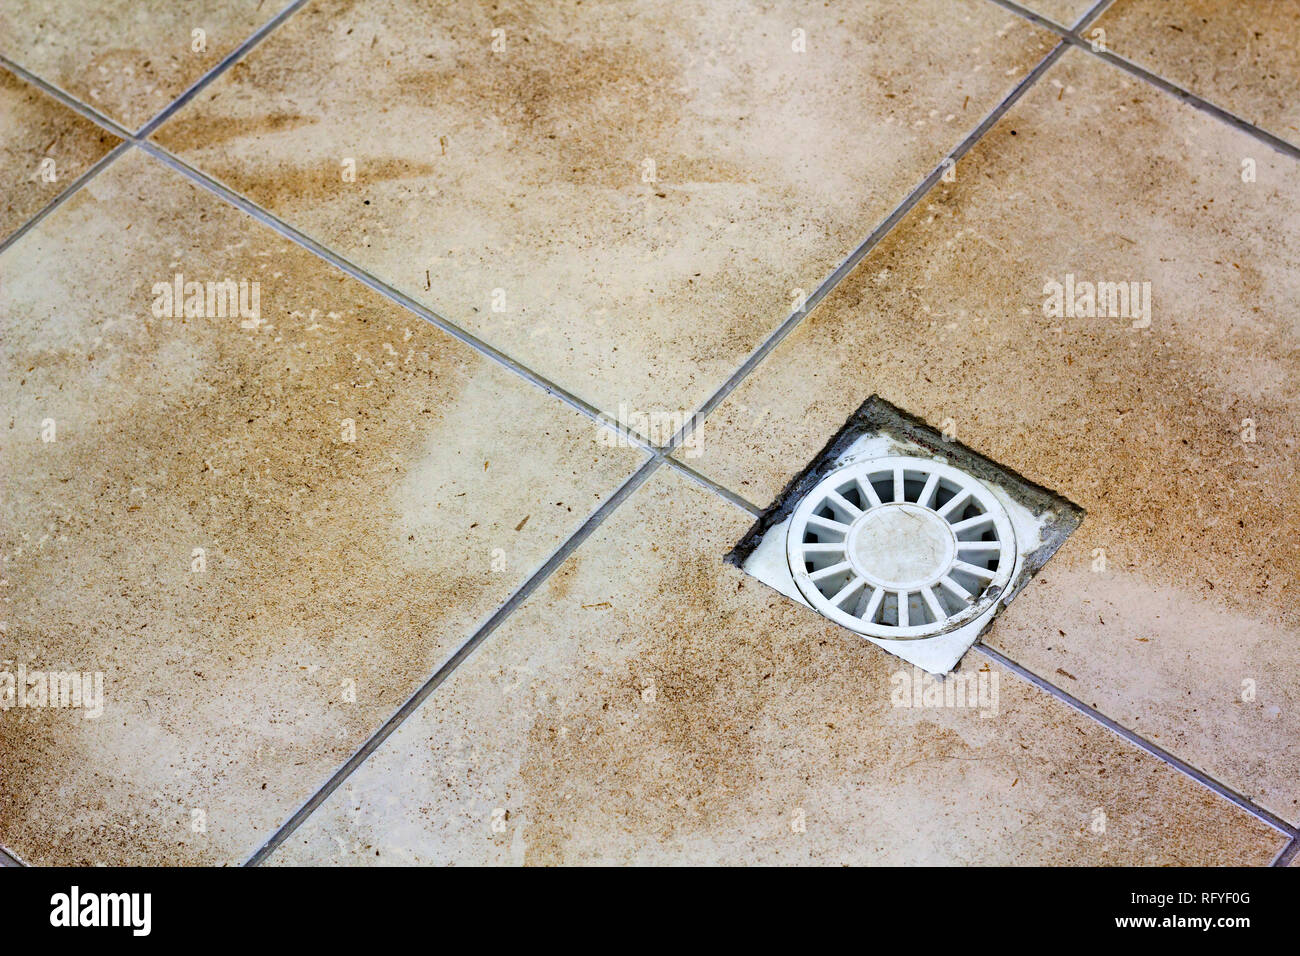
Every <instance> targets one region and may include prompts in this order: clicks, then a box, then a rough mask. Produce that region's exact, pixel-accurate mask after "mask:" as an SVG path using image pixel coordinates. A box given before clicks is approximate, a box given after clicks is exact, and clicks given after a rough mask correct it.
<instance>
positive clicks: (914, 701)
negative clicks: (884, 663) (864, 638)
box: [889, 667, 998, 717]
mask: <svg viewBox="0 0 1300 956" xmlns="http://www.w3.org/2000/svg"><path fill="white" fill-rule="evenodd" d="M889 683H890V684H891V685H893V691H892V692H891V693H890V698H889V699H890V702H891V703H892V704H893V705H894V706H895V707H915V708H918V709H920V708H939V707H946V708H950V709H956V708H969V709H971V710H978V711H979V714H980V716H981V717H996V716H997V714H998V672H997V671H995V670H978V671H962V672H960V673H956V674H949V675H947V676H946V677H935V676H933V675H931V674H927V673H926V672H925V671H923V670H921V668H919V667H913V668H912V669H911V670H902V671H894V673H892V674H890V675H889Z"/></svg>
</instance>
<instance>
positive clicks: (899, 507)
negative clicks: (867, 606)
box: [845, 504, 957, 589]
mask: <svg viewBox="0 0 1300 956" xmlns="http://www.w3.org/2000/svg"><path fill="white" fill-rule="evenodd" d="M845 543H846V545H847V547H846V548H845V551H846V552H847V556H848V559H849V563H850V564H851V565H852V566H853V568H854V570H856V571H857V572H858V573H859V574H860V575H862V576H863V577H864V578H866V579H867V580H868V581H870V582H871V583H873V584H877V585H880V586H881V587H885V588H911V589H916V588H921V587H924V586H926V585H928V584H933V583H934V582H935V581H937V580H939V578H941V577H943V575H944V573H945V572H946V571H947V570H948V569H949V568H950V567H952V563H953V561H954V559H955V558H956V556H957V539H956V537H955V536H954V535H953V533H952V530H951V526H950V525H949V524H948V522H947V521H945V520H944V519H943V518H941V517H940V516H939V515H938V514H936V513H935V512H933V511H931V510H930V509H929V508H922V507H918V506H917V505H911V504H887V505H884V506H883V507H879V508H874V509H872V510H871V511H867V512H865V513H864V514H862V515H861V516H860V517H859V518H858V520H857V521H855V522H854V523H853V525H852V527H851V528H850V529H849V533H848V539H847V541H846V542H845Z"/></svg>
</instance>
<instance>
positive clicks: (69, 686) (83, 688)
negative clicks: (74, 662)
mask: <svg viewBox="0 0 1300 956" xmlns="http://www.w3.org/2000/svg"><path fill="white" fill-rule="evenodd" d="M15 708H16V709H18V710H42V709H45V708H54V709H73V708H76V709H80V710H84V711H85V713H84V714H83V715H82V716H83V717H85V718H86V719H87V720H94V719H95V718H96V717H99V716H100V715H101V714H103V713H104V674H103V672H102V671H94V672H93V673H92V672H88V671H87V672H81V671H29V670H28V669H27V665H26V664H19V665H18V667H17V672H16V673H15V672H12V671H10V670H9V669H8V667H4V668H3V669H0V712H6V711H9V710H11V709H15Z"/></svg>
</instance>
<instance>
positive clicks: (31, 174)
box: [0, 69, 120, 242]
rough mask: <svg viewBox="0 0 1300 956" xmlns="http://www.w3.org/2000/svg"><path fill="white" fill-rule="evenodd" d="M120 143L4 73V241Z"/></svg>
mask: <svg viewBox="0 0 1300 956" xmlns="http://www.w3.org/2000/svg"><path fill="white" fill-rule="evenodd" d="M118 142H120V140H118V138H117V137H116V136H114V135H113V134H112V133H109V132H106V131H105V130H103V129H102V128H101V127H98V126H96V125H95V124H94V123H92V122H90V120H87V119H83V118H82V117H80V116H78V115H77V114H76V113H74V112H73V111H72V110H70V109H68V108H67V107H66V106H64V105H63V104H62V103H60V102H59V101H58V100H56V99H54V98H53V97H51V96H47V95H46V94H45V93H43V92H41V91H40V90H39V89H37V88H36V87H34V86H32V85H31V84H30V83H26V82H24V81H23V80H20V79H19V78H18V77H16V76H14V75H13V74H12V73H10V72H9V71H8V70H3V69H0V242H3V241H4V239H5V237H6V236H9V235H12V234H13V232H14V230H16V229H18V228H19V227H20V226H22V225H23V223H25V222H27V221H28V220H29V219H31V217H32V216H34V215H35V214H36V213H38V212H40V211H41V209H43V208H44V207H45V205H46V204H47V203H49V202H50V200H52V199H54V197H56V196H57V195H58V194H59V193H61V192H63V190H64V189H66V188H67V187H68V185H69V184H70V183H72V181H73V180H75V179H76V178H77V177H78V176H80V175H81V174H82V173H84V172H85V171H86V170H87V169H89V168H90V167H91V166H93V165H94V164H95V162H96V161H97V160H98V159H99V158H100V157H102V156H103V155H104V154H105V153H107V152H108V151H109V150H110V149H112V148H113V147H114V146H116V145H117V144H118Z"/></svg>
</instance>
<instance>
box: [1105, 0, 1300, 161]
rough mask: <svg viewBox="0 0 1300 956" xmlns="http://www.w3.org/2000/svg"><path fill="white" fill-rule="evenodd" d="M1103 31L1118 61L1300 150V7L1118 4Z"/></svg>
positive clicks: (1162, 1) (1230, 2) (1134, 0)
mask: <svg viewBox="0 0 1300 956" xmlns="http://www.w3.org/2000/svg"><path fill="white" fill-rule="evenodd" d="M1097 26H1099V27H1101V28H1103V29H1104V30H1105V31H1106V44H1107V46H1109V47H1110V49H1111V50H1113V51H1114V52H1115V53H1118V54H1119V55H1120V56H1122V57H1125V58H1126V59H1129V60H1132V61H1133V62H1134V63H1136V64H1138V65H1139V66H1142V67H1145V68H1146V69H1148V70H1150V71H1151V72H1153V73H1155V74H1157V75H1158V76H1162V77H1164V78H1165V79H1167V80H1172V81H1173V82H1174V83H1177V84H1178V85H1179V86H1181V87H1183V88H1184V89H1186V90H1188V91H1190V92H1192V93H1195V94H1196V95H1198V96H1200V97H1202V98H1204V99H1207V100H1209V101H1210V102H1211V103H1214V104H1215V105H1216V106H1221V107H1223V108H1225V109H1227V110H1229V111H1230V112H1232V113H1233V114H1235V115H1236V116H1238V117H1240V118H1241V119H1244V120H1246V121H1247V122H1249V123H1254V124H1255V125H1256V126H1258V127H1260V128H1261V129H1265V130H1268V131H1269V132H1270V133H1273V134H1274V135H1276V136H1278V137H1280V138H1281V139H1284V140H1286V141H1287V142H1289V143H1292V144H1293V145H1296V146H1300V4H1296V3H1292V2H1287V0H1280V2H1279V0H1179V2H1177V3H1171V2H1167V0H1117V2H1116V3H1115V4H1114V5H1112V6H1111V7H1109V8H1108V9H1107V10H1106V13H1105V14H1104V15H1103V16H1102V17H1101V19H1099V20H1098V21H1097Z"/></svg>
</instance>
